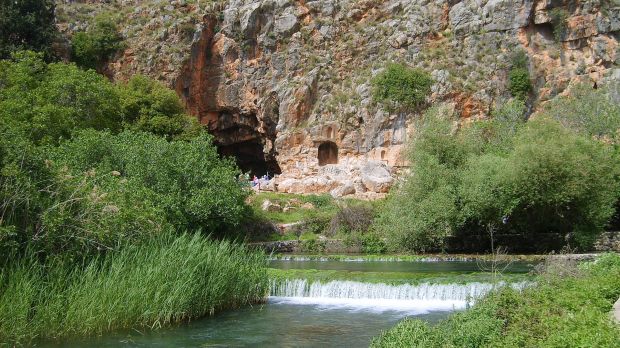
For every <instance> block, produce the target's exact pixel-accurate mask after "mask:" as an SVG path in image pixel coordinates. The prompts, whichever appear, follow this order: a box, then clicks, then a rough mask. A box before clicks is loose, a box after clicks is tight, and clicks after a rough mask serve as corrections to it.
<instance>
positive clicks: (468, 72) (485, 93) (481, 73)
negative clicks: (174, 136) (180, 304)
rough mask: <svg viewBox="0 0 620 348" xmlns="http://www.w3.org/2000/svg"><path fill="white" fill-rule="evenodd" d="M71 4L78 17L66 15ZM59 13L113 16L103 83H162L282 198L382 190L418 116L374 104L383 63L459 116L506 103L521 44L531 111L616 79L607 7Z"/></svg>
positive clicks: (613, 16) (540, 0)
mask: <svg viewBox="0 0 620 348" xmlns="http://www.w3.org/2000/svg"><path fill="white" fill-rule="evenodd" d="M136 4H137V5H136ZM208 4H209V5H208ZM207 5H208V6H207ZM76 9H81V11H82V13H89V15H88V16H85V17H86V18H85V19H83V20H74V19H69V17H71V16H70V14H71V13H75V11H76ZM59 11H61V12H62V13H64V14H67V15H66V17H67V18H66V19H65V20H64V22H63V23H61V24H60V25H61V28H63V30H64V31H65V32H67V33H68V34H69V35H70V33H71V32H72V31H73V30H75V29H76V28H80V27H84V25H85V23H87V18H88V17H91V18H92V16H91V15H92V13H94V12H102V11H116V12H120V13H122V16H121V18H122V20H121V26H122V27H123V34H124V35H125V36H126V38H127V39H126V41H127V45H128V48H127V50H126V51H125V52H124V53H123V54H121V55H119V56H118V57H117V59H115V61H114V62H111V63H110V65H109V71H110V75H111V76H113V77H114V78H116V79H126V78H128V77H129V76H131V75H132V74H135V73H143V74H147V75H150V76H153V77H156V78H158V79H160V80H162V81H165V82H166V83H168V84H169V85H170V86H171V87H173V88H174V89H176V91H177V92H178V94H179V95H180V96H181V97H182V98H183V99H184V101H185V102H186V104H187V108H188V110H189V112H190V113H192V114H193V115H195V116H196V117H198V118H199V120H200V121H201V122H202V123H203V124H205V125H207V126H208V128H209V129H210V131H211V132H212V133H213V134H214V135H215V138H216V141H217V145H218V146H219V149H220V152H221V153H222V154H226V155H232V156H235V157H237V159H238V163H239V165H240V166H241V167H242V168H243V169H245V170H251V171H253V172H254V173H257V174H264V173H266V172H269V173H270V174H271V173H278V174H280V175H279V177H278V178H277V180H275V185H276V187H275V188H276V189H277V190H279V191H285V192H332V193H333V194H334V195H338V196H340V195H348V194H356V195H358V196H367V197H375V196H378V195H381V194H382V193H385V192H387V190H388V188H389V187H390V185H391V184H392V181H393V175H394V174H395V173H396V172H397V171H398V170H399V168H401V167H404V166H406V162H405V160H404V158H403V151H402V150H403V146H404V144H405V142H406V141H407V137H408V135H409V134H410V133H411V132H412V131H414V130H413V129H412V128H413V127H412V120H414V119H415V117H416V115H415V113H405V112H401V113H391V112H389V111H387V110H386V109H384V108H383V107H382V106H381V105H377V104H376V103H374V102H373V101H372V98H371V85H370V81H371V79H372V77H373V76H374V75H376V74H377V73H378V72H379V71H380V70H381V69H382V68H383V67H384V66H385V64H386V63H387V62H391V61H395V62H405V63H407V64H408V65H411V66H417V67H420V68H423V69H425V70H426V71H428V72H429V73H431V75H432V76H433V79H434V81H435V84H434V86H433V87H432V95H431V96H430V97H429V100H428V102H429V103H445V104H448V105H450V107H451V108H452V109H454V111H455V112H457V113H458V114H459V115H460V117H462V118H464V119H467V118H472V117H473V118H477V117H486V116H487V115H488V114H489V113H490V111H491V110H492V109H493V108H494V107H495V106H497V105H498V104H501V103H503V102H505V101H506V100H507V99H508V98H510V93H509V92H508V82H507V79H508V72H509V70H510V66H511V57H512V56H513V55H514V53H515V52H516V51H517V50H519V49H521V50H524V51H525V52H526V53H527V56H528V57H529V66H528V69H529V71H530V76H531V77H532V79H533V84H534V87H535V88H534V92H533V93H531V95H530V97H529V101H528V104H529V105H530V106H531V107H532V109H533V110H535V109H536V107H537V106H538V105H540V104H541V103H544V101H546V100H549V99H551V98H553V97H554V96H556V95H557V94H559V93H562V92H564V91H565V90H567V89H569V88H570V86H571V85H574V84H576V83H579V82H583V83H589V84H592V85H593V86H595V85H597V84H603V83H605V82H606V81H608V80H612V79H616V80H618V79H620V69H618V64H619V63H620V49H619V48H618V39H619V36H620V3H619V2H618V1H617V0H598V1H594V0H592V1H588V0H583V1H562V0H463V1H458V0H434V1H432V0H384V1H382V0H262V1H258V0H230V1H228V2H219V3H217V5H213V2H208V1H184V0H178V1H156V0H150V1H88V4H83V3H82V2H77V3H76V2H73V1H68V2H67V3H65V4H62V5H61V6H60V7H59ZM72 11H73V12H72ZM88 11H90V12H88ZM71 18H74V17H71Z"/></svg>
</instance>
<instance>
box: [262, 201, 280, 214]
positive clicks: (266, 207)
mask: <svg viewBox="0 0 620 348" xmlns="http://www.w3.org/2000/svg"><path fill="white" fill-rule="evenodd" d="M261 208H262V209H263V211H268V212H281V211H282V207H281V206H280V205H279V204H275V203H272V202H271V201H270V200H268V199H266V200H265V201H264V202H263V205H262V207H261Z"/></svg>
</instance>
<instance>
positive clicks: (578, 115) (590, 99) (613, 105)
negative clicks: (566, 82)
mask: <svg viewBox="0 0 620 348" xmlns="http://www.w3.org/2000/svg"><path fill="white" fill-rule="evenodd" d="M619 93H620V84H619V83H611V84H610V85H608V86H601V87H600V88H598V89H596V90H592V89H591V88H590V87H589V86H587V85H579V86H576V87H575V88H573V89H572V90H571V92H570V93H569V94H568V95H565V96H559V97H557V98H554V99H553V100H551V101H550V102H549V103H547V104H545V106H544V108H543V110H542V114H543V115H544V117H549V118H552V119H555V120H557V121H558V122H560V123H562V125H563V126H565V127H567V128H570V129H573V130H574V131H576V132H579V133H582V134H586V135H590V136H593V137H596V138H598V139H601V140H603V141H605V142H612V143H618V136H619V134H618V130H619V129H620V116H619V115H620V103H619V100H620V94H619Z"/></svg>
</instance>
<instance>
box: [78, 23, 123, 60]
mask: <svg viewBox="0 0 620 348" xmlns="http://www.w3.org/2000/svg"><path fill="white" fill-rule="evenodd" d="M71 47H72V55H73V60H74V61H75V62H76V63H77V65H78V66H80V67H82V68H87V69H99V68H101V66H102V64H104V63H105V62H107V61H108V60H109V59H110V58H111V57H112V56H113V55H114V54H115V53H116V52H117V51H119V50H121V49H122V48H123V37H122V36H121V35H120V33H119V32H118V29H117V28H116V23H114V21H113V20H112V18H110V17H108V16H99V17H97V18H95V21H94V23H93V24H92V25H91V26H90V27H89V28H88V30H87V31H86V32H78V33H75V34H74V35H73V38H72V39H71Z"/></svg>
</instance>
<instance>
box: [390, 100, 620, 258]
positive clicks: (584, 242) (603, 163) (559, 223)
mask: <svg viewBox="0 0 620 348" xmlns="http://www.w3.org/2000/svg"><path fill="white" fill-rule="evenodd" d="M592 111H594V110H592ZM521 115H522V104H521V105H520V104H519V102H518V101H517V102H512V103H509V104H507V105H506V106H504V107H503V108H501V109H499V110H498V111H496V113H495V117H494V118H493V119H492V120H487V121H478V122H474V123H473V124H471V125H468V126H465V127H461V128H460V129H456V128H455V127H454V122H455V121H454V119H453V118H452V117H451V115H450V113H449V112H447V111H446V110H445V109H442V108H434V109H431V110H430V111H429V112H428V113H427V114H426V116H425V117H424V118H423V120H422V121H421V122H420V124H419V125H418V132H417V133H416V137H415V138H414V139H413V142H412V149H411V157H410V161H411V163H412V174H411V175H410V176H409V177H408V178H407V180H406V182H405V183H404V184H403V185H402V187H401V188H400V190H398V191H395V192H393V194H392V195H391V197H390V199H389V200H388V203H387V204H386V209H384V210H383V213H382V216H381V218H380V219H379V229H380V230H381V231H382V232H383V233H384V234H385V235H387V236H389V237H390V238H389V240H390V241H391V242H392V247H393V248H395V249H407V250H428V249H438V248H441V247H442V246H444V245H445V242H446V240H447V238H448V237H451V236H458V237H459V238H466V237H467V236H468V235H480V234H482V235H485V234H487V233H490V232H493V233H497V234H520V235H522V236H524V237H525V238H526V239H530V240H536V236H537V235H538V234H540V233H557V234H560V235H563V236H565V237H566V239H567V241H569V242H570V243H572V244H573V245H576V246H580V247H584V248H587V247H588V246H589V245H591V243H592V242H593V240H594V238H595V237H596V236H597V235H598V233H600V232H601V231H602V230H603V229H604V227H605V226H606V224H607V223H608V221H609V220H610V218H611V217H612V215H613V213H614V204H615V202H616V201H617V199H618V180H617V173H618V161H617V160H616V156H615V149H614V148H613V147H612V146H609V145H607V144H605V143H603V142H600V141H598V140H596V139H593V138H592V137H590V136H589V135H587V134H582V133H579V132H576V131H573V130H571V129H568V128H565V127H563V126H562V125H561V124H560V123H559V122H557V121H554V120H552V119H549V118H545V117H541V118H538V119H536V120H531V121H529V122H527V123H526V122H523V118H522V116H521ZM614 117H615V118H616V119H620V114H616V115H615V116H614ZM506 246H507V247H510V245H506Z"/></svg>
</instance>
